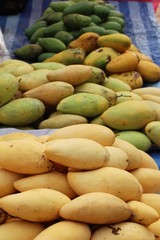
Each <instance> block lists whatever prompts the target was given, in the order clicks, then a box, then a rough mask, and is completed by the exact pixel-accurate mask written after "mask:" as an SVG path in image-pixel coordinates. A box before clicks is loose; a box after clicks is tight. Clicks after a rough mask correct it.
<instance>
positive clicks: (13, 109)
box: [0, 98, 45, 127]
mask: <svg viewBox="0 0 160 240" xmlns="http://www.w3.org/2000/svg"><path fill="white" fill-rule="evenodd" d="M44 113H45V106H44V104H43V102H42V101H40V100H38V99H35V98H19V99H15V100H13V101H11V102H9V103H6V104H5V105H3V106H2V107H0V123H1V124H5V125H8V126H12V127H18V126H19V127H20V126H25V125H29V124H32V123H34V122H35V121H37V120H38V119H39V118H40V117H42V116H43V114H44Z"/></svg>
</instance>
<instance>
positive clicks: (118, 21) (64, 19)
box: [14, 0, 125, 62]
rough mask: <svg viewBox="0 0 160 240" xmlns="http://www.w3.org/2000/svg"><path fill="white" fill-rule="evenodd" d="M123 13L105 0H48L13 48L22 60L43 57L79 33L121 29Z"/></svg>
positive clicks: (65, 46) (67, 42) (121, 31)
mask: <svg viewBox="0 0 160 240" xmlns="http://www.w3.org/2000/svg"><path fill="white" fill-rule="evenodd" d="M124 26H125V18H124V14H122V13H121V12H120V11H119V10H117V9H116V7H115V6H114V5H113V4H111V3H107V2H105V1H86V0H84V1H77V2H76V1H72V0H69V1H61V2H60V1H59V2H55V1H51V2H50V3H49V5H48V7H47V8H46V9H45V10H44V11H43V12H42V14H41V17H39V18H38V19H37V20H36V21H35V22H34V23H33V24H32V25H30V26H28V27H27V28H26V29H25V31H24V35H25V36H26V38H27V39H28V43H27V44H25V45H23V46H22V47H20V48H18V49H16V50H15V51H14V55H15V56H16V57H18V58H19V59H23V60H26V61H30V62H33V61H40V62H41V61H43V60H44V59H45V58H48V57H49V56H52V55H53V54H55V53H58V52H61V51H63V50H65V49H67V48H68V45H69V44H70V42H72V41H73V40H75V39H76V38H78V37H79V36H80V35H82V34H83V33H87V32H93V33H95V34H98V35H107V34H111V33H123V32H124Z"/></svg>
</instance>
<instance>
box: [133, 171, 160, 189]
mask: <svg viewBox="0 0 160 240" xmlns="http://www.w3.org/2000/svg"><path fill="white" fill-rule="evenodd" d="M131 174H133V176H135V177H136V178H137V180H138V181H139V183H140V184H141V186H142V187H143V193H159V192H160V184H159V182H160V171H159V169H153V168H137V169H134V170H132V171H131Z"/></svg>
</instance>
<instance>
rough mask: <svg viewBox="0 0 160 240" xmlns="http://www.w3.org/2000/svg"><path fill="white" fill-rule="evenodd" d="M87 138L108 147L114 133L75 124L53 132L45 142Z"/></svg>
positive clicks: (92, 125)
mask: <svg viewBox="0 0 160 240" xmlns="http://www.w3.org/2000/svg"><path fill="white" fill-rule="evenodd" d="M75 137H78V138H87V139H91V140H93V141H96V142H98V143H100V144H101V145H103V146H110V145H112V144H113V142H114V141H115V134H114V132H113V131H112V130H111V129H110V128H108V127H105V126H101V125H97V124H88V123H86V124H85V123H84V124H77V125H72V126H67V127H63V128H61V129H57V130H55V131H54V132H53V133H52V134H50V135H49V136H48V139H47V142H48V141H51V140H53V139H58V138H63V139H66V138H75Z"/></svg>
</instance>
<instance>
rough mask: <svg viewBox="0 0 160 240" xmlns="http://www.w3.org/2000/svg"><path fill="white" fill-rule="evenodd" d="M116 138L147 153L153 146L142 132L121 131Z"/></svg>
mask: <svg viewBox="0 0 160 240" xmlns="http://www.w3.org/2000/svg"><path fill="white" fill-rule="evenodd" d="M116 137H117V138H120V139H123V140H125V141H127V142H129V143H131V144H133V145H134V146H135V147H137V148H138V149H140V150H142V151H145V152H147V151H148V150H149V149H150V148H151V146H152V143H151V141H150V139H149V137H147V136H146V134H144V133H143V132H140V131H120V132H118V133H117V134H116Z"/></svg>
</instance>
